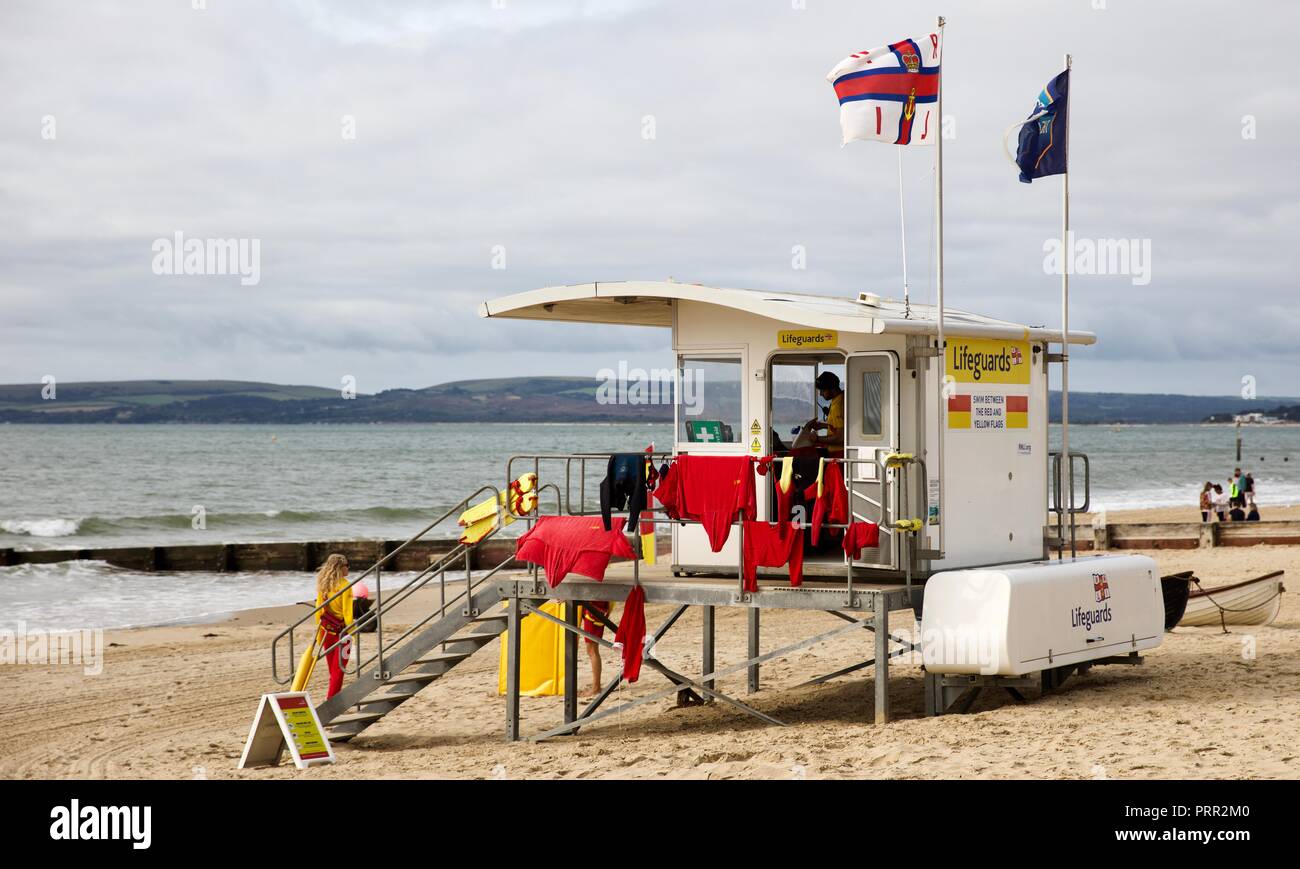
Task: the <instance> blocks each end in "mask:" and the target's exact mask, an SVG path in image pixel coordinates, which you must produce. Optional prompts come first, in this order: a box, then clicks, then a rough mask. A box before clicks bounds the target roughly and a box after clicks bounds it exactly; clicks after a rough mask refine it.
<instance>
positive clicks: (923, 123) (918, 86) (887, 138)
mask: <svg viewBox="0 0 1300 869" xmlns="http://www.w3.org/2000/svg"><path fill="white" fill-rule="evenodd" d="M940 40H941V38H940V35H939V34H938V33H929V34H926V35H925V36H923V37H921V38H920V39H903V40H900V41H899V42H895V43H894V44H893V45H885V46H882V47H880V48H873V49H871V50H870V51H860V52H858V53H857V54H850V55H849V56H848V57H846V58H844V59H843V60H841V61H840V62H839V63H838V64H836V65H835V68H834V69H833V70H831V71H830V73H829V74H828V75H827V76H826V80H827V81H829V82H830V83H831V84H832V85H833V86H834V88H835V96H836V97H838V98H839V101H840V126H841V127H842V128H843V130H844V143H845V144H848V143H849V142H850V141H852V140H853V139H874V140H876V141H878V142H892V143H894V144H895V145H933V144H934V143H935V141H936V140H937V139H938V138H939V132H940V131H939V116H938V113H937V109H938V102H939V59H940V55H941V53H942V52H941V49H942V46H941V45H940Z"/></svg>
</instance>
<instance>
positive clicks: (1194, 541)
mask: <svg viewBox="0 0 1300 869" xmlns="http://www.w3.org/2000/svg"><path fill="white" fill-rule="evenodd" d="M1048 533H1049V534H1050V535H1052V536H1054V535H1055V533H1056V528H1055V526H1052V527H1051V528H1050V529H1049V531H1048ZM1074 534H1075V539H1076V540H1077V541H1078V545H1079V548H1080V549H1089V550H1097V551H1101V550H1110V549H1212V548H1215V547H1218V546H1260V545H1273V546H1300V520H1282V521H1276V522H1124V523H1111V524H1107V525H1104V526H1100V525H1099V526H1093V525H1091V524H1082V523H1080V524H1076V525H1075V526H1074Z"/></svg>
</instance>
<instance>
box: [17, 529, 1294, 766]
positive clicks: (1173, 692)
mask: <svg viewBox="0 0 1300 869" xmlns="http://www.w3.org/2000/svg"><path fill="white" fill-rule="evenodd" d="M1149 554H1150V555H1151V556H1152V557H1154V558H1155V559H1156V560H1157V561H1158V562H1159V564H1160V567H1161V569H1162V571H1163V572H1166V573H1167V572H1173V571H1177V570H1185V569H1194V570H1196V571H1197V572H1198V575H1199V576H1200V577H1201V578H1202V580H1203V582H1204V584H1206V585H1207V586H1210V585H1219V584H1225V583H1229V582H1233V581H1236V580H1240V579H1244V578H1247V577H1250V576H1253V575H1257V574H1261V573H1264V572H1267V571H1269V570H1277V569H1284V570H1286V571H1287V573H1288V574H1290V575H1291V576H1300V547H1281V546H1255V547H1248V548H1247V547H1241V548H1221V549H1214V550H1200V551H1195V550H1191V551H1160V552H1151V553H1149ZM425 602H427V599H426V601H425ZM418 603H419V602H417V605H418ZM300 612H305V609H302V608H295V607H285V608H274V609H262V610H250V611H245V612H241V613H238V614H235V615H233V616H231V617H228V618H224V619H222V620H220V621H216V622H213V623H211V624H202V625H186V626H180V627H163V628H146V629H136V630H125V631H112V632H109V633H108V634H107V635H106V638H105V645H106V649H105V660H104V667H103V672H102V673H101V674H99V675H95V676H86V675H84V674H83V672H82V670H81V668H80V667H72V666H59V667H56V666H29V665H24V666H6V667H4V668H3V671H0V684H3V688H4V691H5V694H6V696H9V697H11V698H14V700H13V701H12V702H10V703H9V704H6V706H5V708H4V709H3V710H2V711H0V731H2V732H3V733H4V737H3V738H2V739H0V777H4V778H49V777H54V778H196V777H206V778H263V777H271V778H295V777H306V778H318V777H343V778H351V777H365V778H383V777H437V778H661V777H667V778H779V779H788V778H819V777H835V778H842V777H865V778H886V777H899V778H1007V777H1010V778H1069V779H1080V778H1085V779H1086V778H1117V779H1119V778H1165V777H1168V778H1177V777H1190V778H1286V777H1290V778H1294V777H1296V776H1297V775H1300V750H1297V749H1296V746H1295V744H1294V738H1295V734H1296V732H1297V730H1300V600H1298V599H1297V595H1296V593H1295V592H1294V591H1293V592H1291V593H1290V594H1288V595H1286V596H1285V597H1284V603H1283V607H1282V612H1281V615H1280V616H1279V618H1278V619H1277V621H1276V622H1274V624H1272V625H1270V626H1268V627H1263V628H1244V627H1241V628H1234V629H1233V632H1232V633H1231V634H1226V635H1225V634H1223V633H1222V632H1221V631H1220V630H1219V629H1218V628H1179V629H1177V630H1175V631H1174V632H1173V633H1172V634H1169V635H1167V636H1166V639H1165V642H1164V644H1163V645H1162V646H1161V647H1160V648H1159V649H1156V650H1154V651H1152V652H1150V653H1148V656H1147V662H1146V665H1145V666H1142V667H1103V668H1097V669H1094V670H1093V671H1091V672H1090V673H1089V674H1087V675H1085V676H1082V677H1074V678H1072V679H1071V680H1070V681H1069V682H1068V683H1067V684H1066V686H1065V688H1064V689H1063V690H1062V691H1060V692H1059V693H1055V694H1051V695H1047V696H1042V697H1040V696H1037V694H1036V692H1035V693H1032V694H1031V695H1030V702H1028V703H1024V704H1019V703H1016V702H1014V701H1012V699H1011V698H1010V697H1009V696H1008V695H1006V694H995V693H993V692H985V694H984V696H982V697H981V698H980V700H979V701H978V703H977V704H976V706H975V707H974V709H973V710H972V711H971V712H970V713H968V714H966V715H948V716H944V717H940V718H926V717H924V716H923V698H922V690H921V682H922V679H921V670H920V668H919V665H918V663H917V662H915V661H911V660H908V659H906V658H904V659H902V660H901V661H898V662H896V663H895V666H894V667H893V668H892V670H891V673H892V675H893V679H894V685H893V690H894V695H893V696H894V701H893V703H894V708H893V713H894V716H895V720H894V721H893V722H891V723H890V724H888V725H885V726H876V725H875V724H874V723H873V709H872V700H871V679H870V677H869V676H863V675H860V674H854V675H852V676H849V677H846V678H843V679H840V680H838V681H834V682H831V683H829V684H826V685H821V686H816V687H797V686H798V685H799V684H800V683H801V682H803V681H804V680H806V679H808V678H810V677H812V676H814V675H816V674H818V673H822V672H827V671H830V670H833V669H835V668H837V667H840V666H845V665H847V664H850V663H853V662H855V661H858V660H861V659H863V658H865V657H868V656H869V642H870V640H869V638H868V637H865V636H864V637H857V636H854V635H851V634H849V635H840V636H838V637H836V638H833V639H831V640H829V641H827V642H825V643H822V644H819V645H816V646H814V647H812V648H809V649H805V650H802V651H800V652H796V653H794V654H792V655H790V656H789V657H786V658H782V659H778V660H776V661H773V662H771V663H769V664H767V665H765V666H764V668H763V671H762V690H761V691H760V692H759V693H757V694H755V695H752V696H749V697H745V696H744V690H745V689H744V677H743V674H736V675H733V676H731V677H728V678H725V679H723V680H721V689H722V690H724V691H727V692H729V693H735V694H737V695H738V696H741V697H742V698H743V699H746V700H747V702H751V703H752V704H753V705H754V706H756V707H757V708H759V709H762V710H764V711H766V712H768V713H770V714H772V715H774V716H776V717H778V718H781V719H782V720H784V721H786V722H787V723H788V725H789V726H787V727H766V726H763V725H761V724H759V723H758V722H756V721H754V720H753V719H751V718H748V717H746V716H743V715H741V714H740V713H737V712H734V711H732V710H730V709H728V708H727V707H725V706H719V705H712V706H708V707H697V708H688V709H677V708H674V706H673V703H672V701H671V699H668V700H662V701H655V702H651V703H648V704H646V705H644V706H641V707H638V708H636V709H634V710H631V711H629V712H626V713H622V714H620V715H616V716H611V717H610V718H608V719H606V720H604V721H600V722H597V723H596V724H594V725H592V726H590V727H588V728H586V729H584V730H583V731H582V732H581V733H580V734H579V735H577V736H576V737H566V738H561V739H555V740H552V741H549V742H546V743H530V742H526V741H525V742H521V743H516V744H507V743H505V742H504V740H503V729H504V703H503V700H502V698H501V697H499V696H498V695H497V693H496V672H497V655H498V643H497V642H494V643H492V644H490V645H488V646H487V647H485V648H484V650H483V651H481V652H479V653H478V654H477V655H476V656H475V657H474V658H471V659H470V660H469V661H467V662H466V663H465V664H464V665H462V666H460V667H458V668H457V669H455V670H453V671H452V672H451V673H450V674H449V675H448V676H447V677H445V678H444V679H442V680H440V681H438V682H436V683H434V684H433V685H431V686H430V687H429V688H427V689H425V690H424V691H423V692H421V693H420V694H419V695H418V696H417V697H416V698H414V699H413V700H411V701H409V702H407V703H406V704H404V705H403V706H402V707H401V708H400V709H398V710H397V711H396V712H394V713H393V714H391V715H390V716H388V717H387V718H386V719H384V720H383V721H381V722H379V723H378V724H376V725H375V726H373V727H371V728H370V729H369V730H367V731H366V733H365V734H363V735H362V736H360V737H358V738H357V739H356V740H355V741H354V742H353V743H351V744H346V745H342V746H340V747H339V748H338V754H339V762H338V763H337V764H336V765H333V766H325V767H316V768H313V769H311V770H308V771H304V772H299V771H297V770H295V769H294V768H293V767H292V765H284V766H281V767H278V768H275V769H264V770H253V771H243V772H241V771H239V770H237V769H236V768H235V767H236V764H237V762H238V758H239V754H240V751H241V748H242V745H243V741H244V739H245V737H246V735H247V732H248V727H249V724H250V721H251V717H252V715H253V712H254V710H255V708H256V705H257V701H258V697H259V695H260V694H261V693H263V692H265V691H271V690H273V689H274V688H275V685H274V684H273V682H272V680H271V678H270V655H269V647H270V642H271V639H272V637H273V636H274V635H275V634H276V633H277V632H278V631H279V630H280V629H281V627H282V626H283V625H285V624H287V623H288V622H289V621H290V620H291V619H292V618H293V617H295V615H296V614H297V613H300ZM412 612H414V610H412ZM401 615H402V614H401V613H399V614H398V616H395V618H397V617H400V616H401ZM665 615H666V610H665V609H664V608H661V607H651V608H649V609H648V611H647V621H648V622H650V623H651V624H654V623H656V622H657V620H660V619H662V618H663V617H664V616H665ZM893 618H894V627H895V628H896V629H907V628H909V627H910V626H911V622H912V620H911V618H910V616H909V615H908V614H906V613H901V612H900V613H896V614H894V617H893ZM830 621H831V618H830V617H829V616H827V615H826V614H824V613H800V612H794V611H766V612H765V614H764V619H763V647H764V648H765V649H773V648H776V647H777V646H778V645H781V644H785V643H787V642H792V641H794V640H797V639H799V638H802V637H807V636H811V635H813V634H814V633H819V632H821V631H824V630H827V629H828V628H829V627H830V626H831V625H830ZM699 629H700V623H699V615H698V613H697V612H695V611H691V612H690V613H688V615H687V616H685V617H684V618H683V619H682V621H681V622H679V624H678V625H677V627H675V628H674V630H673V631H672V632H671V633H670V634H669V635H668V637H667V638H666V639H665V640H664V641H663V642H661V643H660V644H659V646H658V647H657V648H658V651H659V655H660V657H661V658H662V659H663V660H665V662H667V663H669V664H670V665H672V666H675V667H676V668H678V669H681V670H682V671H684V672H688V673H690V672H699V665H700V657H699V637H700V631H699ZM717 633H718V662H719V664H720V665H723V666H725V665H726V664H727V663H729V662H735V661H738V660H741V659H742V658H743V652H744V645H745V627H744V613H743V612H742V611H740V610H738V609H731V610H726V609H724V610H719V613H718V628H717ZM605 660H606V666H607V668H610V667H612V666H613V658H612V655H611V654H610V653H608V652H606V653H605ZM323 669H324V668H323V667H322V668H318V673H317V677H316V679H315V681H314V682H313V685H312V691H313V693H314V694H315V695H317V696H323V693H324V685H323V681H322V678H323V673H322V672H321V671H323ZM581 674H582V678H583V680H584V681H585V680H586V679H587V677H588V671H587V669H586V667H585V663H584V665H583V669H582V671H581ZM665 684H666V683H664V682H663V681H662V680H661V679H660V678H659V677H658V676H657V675H656V674H654V673H653V672H647V673H645V674H643V676H642V679H641V681H640V682H639V683H638V684H636V685H634V686H630V687H628V686H625V687H624V688H622V689H621V691H620V692H619V694H618V695H617V696H616V697H615V698H612V700H617V699H619V698H620V697H621V698H624V699H627V698H631V697H636V696H638V695H640V694H643V693H647V692H650V691H653V690H658V689H659V688H661V687H663V685H665ZM611 702H612V701H611ZM561 713H562V710H561V700H560V699H559V698H556V697H544V698H524V701H523V714H524V725H523V726H524V731H525V733H536V732H539V731H540V730H542V729H543V728H545V727H546V726H548V725H551V724H555V723H559V722H560V720H561Z"/></svg>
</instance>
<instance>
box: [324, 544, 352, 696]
mask: <svg viewBox="0 0 1300 869" xmlns="http://www.w3.org/2000/svg"><path fill="white" fill-rule="evenodd" d="M340 591H342V594H339V592H340ZM336 594H338V597H334V595H336ZM332 597H334V599H333V600H330V598H332ZM326 601H329V604H328V605H325V602H326ZM316 607H317V611H316V622H317V624H318V625H320V648H321V649H328V650H329V651H328V652H326V654H325V663H326V664H327V665H329V668H330V687H329V692H328V693H327V694H326V695H325V699H327V700H328V699H329V698H330V697H333V696H334V695H335V694H337V693H339V691H340V690H341V689H342V688H343V671H344V670H346V669H347V666H348V653H349V652H350V651H351V647H352V637H351V635H349V636H347V638H346V639H343V632H344V629H345V628H347V627H350V626H351V624H352V589H351V587H350V586H348V559H347V556H346V555H342V554H340V553H338V552H335V553H334V554H333V555H331V556H330V557H329V558H327V559H325V563H324V564H322V565H321V567H320V570H318V571H316ZM340 640H342V642H340Z"/></svg>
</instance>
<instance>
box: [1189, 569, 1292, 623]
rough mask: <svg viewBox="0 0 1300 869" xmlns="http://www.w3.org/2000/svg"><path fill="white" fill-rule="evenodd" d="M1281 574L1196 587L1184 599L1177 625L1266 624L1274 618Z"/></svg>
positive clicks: (1281, 586)
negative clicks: (1229, 584)
mask: <svg viewBox="0 0 1300 869" xmlns="http://www.w3.org/2000/svg"><path fill="white" fill-rule="evenodd" d="M1285 590H1286V589H1285V587H1284V586H1283V585H1282V577H1281V576H1272V577H1266V578H1261V579H1258V580H1253V581H1249V582H1243V583H1237V584H1235V585H1231V586H1224V587H1222V588H1207V589H1197V590H1196V591H1193V592H1192V593H1191V595H1190V596H1189V597H1188V599H1187V609H1186V611H1185V612H1184V613H1183V617H1182V619H1181V620H1180V621H1179V622H1178V625H1179V627H1198V626H1207V625H1208V626H1215V625H1267V624H1271V623H1272V622H1273V620H1274V619H1276V618H1277V614H1278V611H1279V610H1281V608H1282V592H1283V591H1285Z"/></svg>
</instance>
